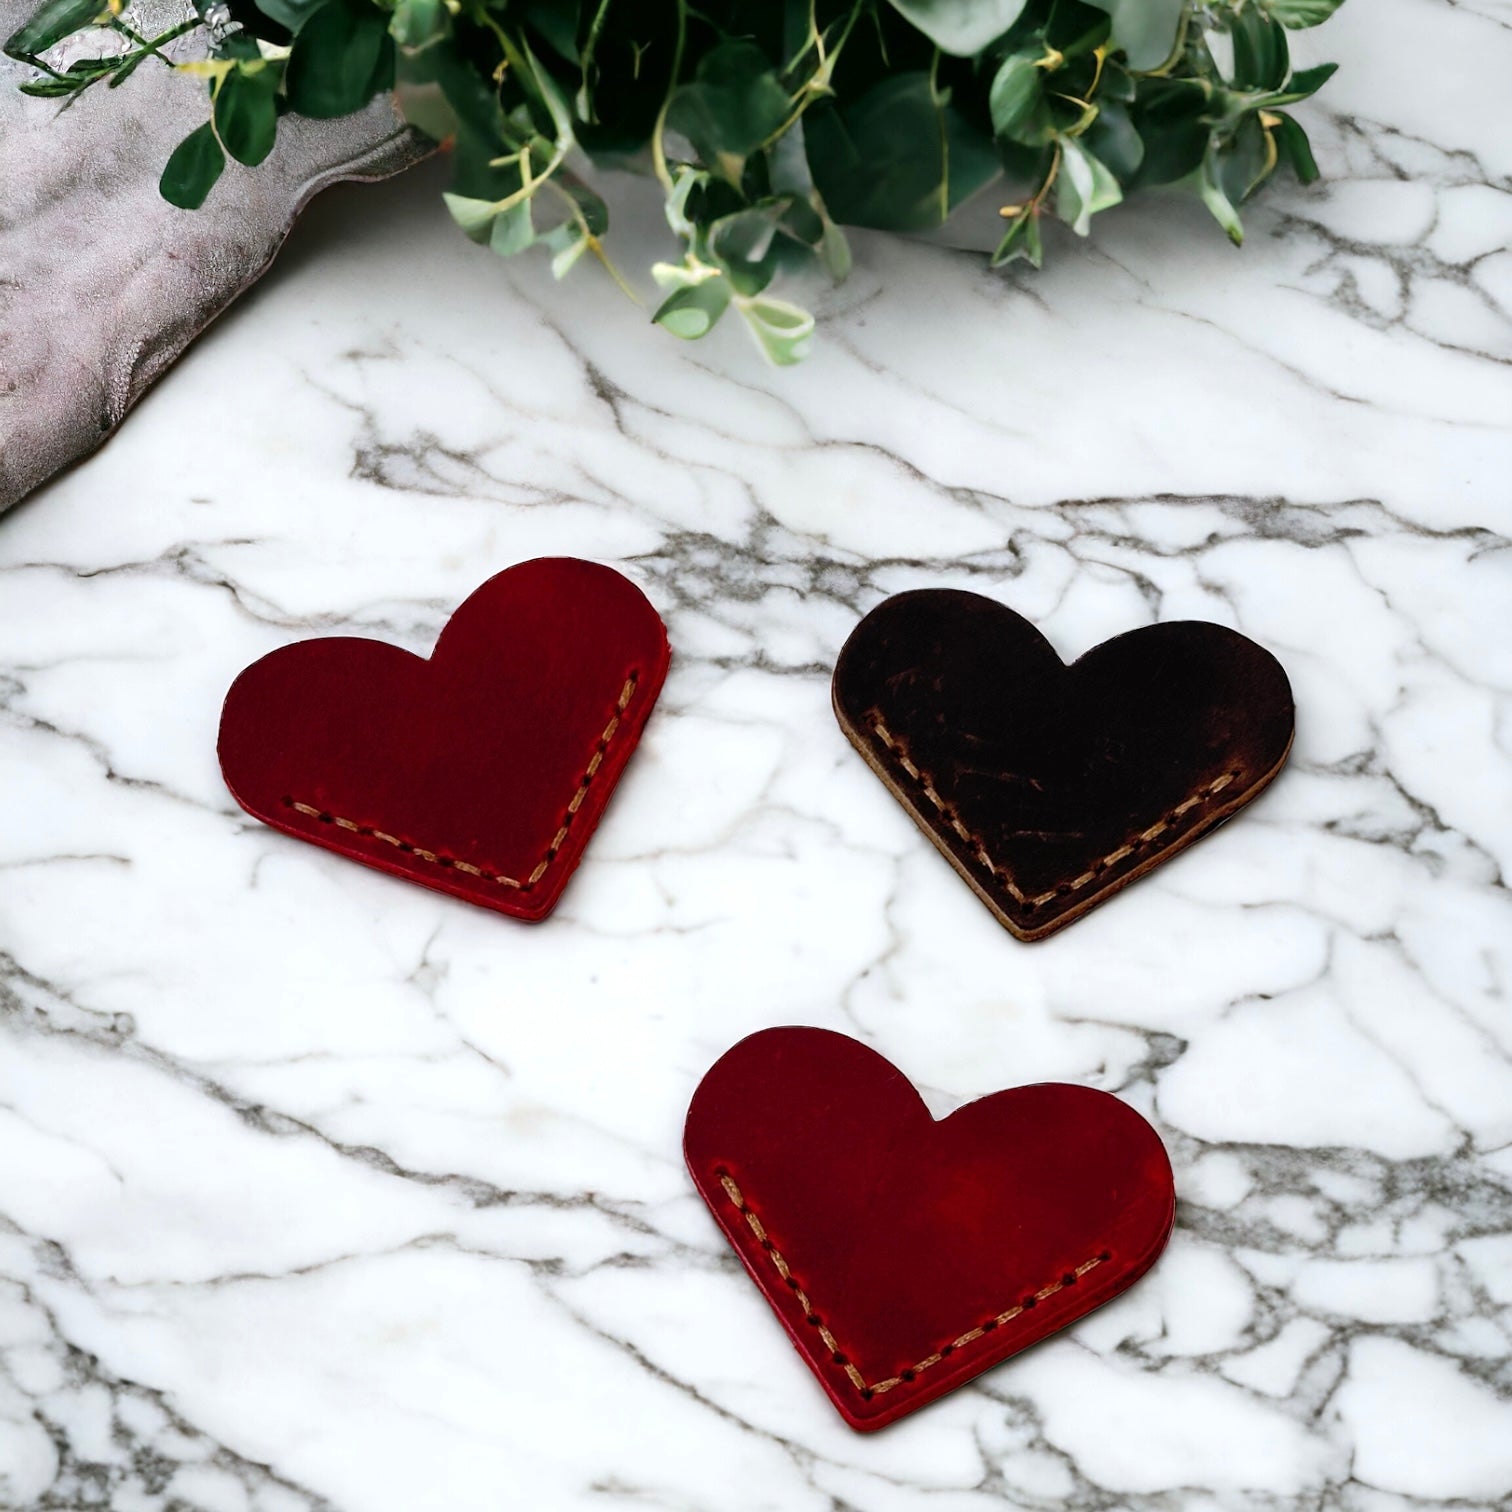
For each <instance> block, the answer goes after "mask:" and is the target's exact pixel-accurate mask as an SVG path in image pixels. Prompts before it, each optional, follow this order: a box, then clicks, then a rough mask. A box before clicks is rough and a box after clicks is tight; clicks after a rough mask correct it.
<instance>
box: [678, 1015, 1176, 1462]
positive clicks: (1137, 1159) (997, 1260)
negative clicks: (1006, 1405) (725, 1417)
mask: <svg viewBox="0 0 1512 1512" xmlns="http://www.w3.org/2000/svg"><path fill="white" fill-rule="evenodd" d="M683 1149H684V1154H685V1155H686V1157H687V1161H688V1169H689V1170H690V1171H691V1172H692V1175H693V1180H694V1183H695V1184H696V1186H697V1187H698V1190H699V1192H700V1194H701V1195H702V1196H703V1199H704V1201H705V1202H707V1203H708V1204H709V1207H710V1209H711V1210H712V1212H713V1214H714V1217H715V1219H716V1220H717V1221H718V1223H719V1226H720V1227H721V1228H722V1229H723V1230H724V1232H725V1236H726V1237H727V1238H728V1239H729V1241H730V1243H731V1244H732V1245H733V1246H734V1247H735V1252H736V1253H737V1254H738V1255H739V1256H740V1258H741V1260H742V1261H743V1262H744V1264H745V1267H746V1269H747V1270H748V1271H749V1272H750V1274H751V1277H752V1279H753V1280H754V1281H755V1282H756V1284H757V1286H759V1287H760V1288H761V1290H762V1292H763V1293H764V1294H765V1296H766V1299H767V1301H768V1302H770V1303H771V1305H772V1309H773V1311H775V1312H776V1314H777V1316H778V1318H780V1319H781V1321H782V1325H783V1327H784V1328H786V1329H787V1331H788V1334H789V1336H790V1337H791V1338H792V1340H793V1343H794V1344H795V1345H796V1346H797V1348H798V1352H799V1354H801V1355H802V1356H803V1357H804V1359H805V1360H806V1361H807V1362H808V1365H809V1368H810V1369H811V1370H812V1371H813V1372H814V1374H815V1375H816V1376H818V1377H819V1382H820V1384H821V1385H822V1386H823V1387H824V1389H825V1391H826V1392H828V1393H829V1396H830V1400H831V1401H832V1402H834V1404H835V1406H836V1407H837V1408H839V1410H840V1415H841V1416H842V1417H843V1418H844V1419H845V1421H846V1422H847V1423H849V1424H850V1425H851V1427H852V1428H857V1429H860V1430H862V1431H863V1432H865V1431H869V1430H871V1429H875V1428H881V1427H884V1426H885V1425H886V1424H888V1423H891V1422H894V1421H895V1420H896V1419H898V1418H900V1417H903V1416H905V1415H906V1414H907V1413H910V1412H913V1411H914V1410H915V1409H916V1408H919V1407H922V1406H924V1405H925V1403H927V1402H932V1401H933V1400H934V1399H935V1398H936V1397H939V1396H943V1395H944V1394H945V1393H946V1392H947V1391H951V1390H953V1389H954V1388H955V1387H957V1386H960V1385H962V1384H964V1383H965V1382H966V1381H969V1380H970V1379H971V1378H972V1377H973V1376H976V1375H978V1374H979V1373H980V1372H982V1371H984V1370H987V1369H988V1368H990V1367H991V1366H993V1365H996V1364H997V1363H998V1362H999V1361H1001V1360H1005V1359H1007V1358H1008V1356H1009V1355H1012V1354H1016V1353H1017V1352H1018V1351H1019V1350H1021V1349H1024V1348H1027V1347H1028V1346H1029V1345H1030V1344H1033V1343H1036V1342H1037V1341H1038V1340H1040V1339H1043V1338H1044V1337H1045V1336H1046V1335H1047V1334H1051V1333H1054V1332H1056V1330H1057V1329H1061V1328H1065V1327H1066V1326H1067V1324H1069V1323H1073V1322H1075V1321H1076V1320H1077V1319H1078V1318H1081V1317H1084V1316H1085V1315H1086V1314H1087V1313H1089V1312H1091V1311H1092V1309H1093V1308H1095V1307H1099V1306H1101V1305H1102V1304H1103V1303H1104V1302H1107V1301H1109V1300H1110V1299H1111V1298H1113V1297H1115V1296H1117V1295H1118V1294H1119V1293H1120V1292H1122V1291H1124V1290H1125V1289H1126V1288H1128V1287H1130V1286H1132V1285H1133V1284H1134V1282H1135V1281H1137V1280H1138V1279H1139V1278H1140V1277H1141V1276H1142V1275H1143V1274H1144V1273H1145V1272H1146V1271H1147V1270H1148V1269H1149V1268H1150V1266H1151V1265H1152V1264H1154V1262H1155V1259H1156V1257H1157V1256H1158V1255H1159V1254H1160V1252H1161V1250H1162V1249H1164V1248H1165V1244H1166V1240H1167V1239H1168V1238H1169V1237H1170V1232H1171V1224H1172V1220H1173V1217H1174V1214H1175V1190H1174V1187H1173V1184H1172V1180H1171V1165H1170V1161H1169V1160H1168V1159H1167V1158H1166V1153H1165V1149H1164V1148H1163V1146H1162V1145H1161V1143H1160V1138H1159V1136H1158V1135H1157V1134H1156V1133H1155V1130H1154V1129H1152V1128H1151V1127H1150V1125H1149V1124H1148V1123H1147V1122H1146V1121H1145V1120H1144V1119H1143V1118H1141V1117H1140V1116H1139V1114H1138V1113H1136V1112H1134V1110H1133V1109H1132V1108H1129V1107H1128V1106H1127V1105H1125V1104H1124V1103H1122V1102H1120V1101H1119V1100H1118V1099H1117V1098H1116V1097H1112V1096H1110V1095H1109V1094H1108V1093H1106V1092H1097V1091H1094V1090H1092V1089H1091V1088H1088V1087H1073V1086H1061V1085H1056V1084H1053V1083H1046V1084H1042V1085H1039V1086H1032V1087H1016V1088H1013V1089H1011V1090H1009V1091H1006V1092H996V1093H993V1094H992V1095H991V1096H990V1097H984V1098H982V1099H981V1100H980V1101H978V1102H974V1103H969V1104H968V1105H967V1106H965V1107H963V1108H960V1109H958V1110H957V1111H956V1112H954V1113H952V1114H951V1115H950V1116H949V1117H948V1118H944V1119H941V1120H939V1121H938V1122H936V1121H935V1120H934V1119H933V1118H931V1117H930V1115H929V1112H928V1110H927V1109H926V1108H925V1106H924V1104H923V1102H922V1101H921V1100H920V1098H919V1095H918V1093H917V1092H915V1091H914V1089H913V1087H912V1086H910V1085H909V1083H908V1082H907V1080H905V1078H904V1077H903V1076H902V1074H901V1073H900V1072H899V1071H898V1070H897V1069H896V1067H894V1066H892V1065H891V1064H890V1063H889V1062H888V1061H886V1060H884V1059H883V1058H882V1057H881V1056H880V1055H878V1054H877V1053H876V1052H875V1051H874V1050H869V1049H868V1048H867V1047H866V1046H865V1045H863V1044H860V1043H859V1042H858V1041H856V1040H853V1039H849V1038H847V1037H846V1036H845V1035H843V1034H834V1033H831V1032H830V1031H829V1030H826V1029H794V1028H787V1029H768V1030H764V1031H763V1032H762V1033H760V1034H754V1035H752V1036H751V1037H750V1038H749V1039H745V1040H742V1041H741V1042H740V1043H739V1044H738V1045H736V1046H735V1048H734V1049H733V1050H730V1051H728V1052H727V1053H726V1054H725V1055H724V1056H723V1057H722V1058H721V1059H720V1060H719V1061H718V1062H717V1063H716V1064H715V1065H714V1067H713V1069H712V1070H711V1071H710V1072H709V1074H708V1075H707V1076H706V1077H704V1079H703V1082H702V1083H701V1084H700V1086H699V1088H698V1091H697V1092H696V1093H695V1094H694V1096H693V1102H692V1106H691V1107H690V1108H689V1109H688V1122H687V1128H686V1131H685V1134H684V1139H683ZM752 1215H754V1217H755V1220H756V1222H755V1223H754V1224H753V1223H752V1221H751V1218H752ZM1068 1277H1069V1278H1072V1279H1071V1280H1069V1281H1068V1280H1067V1278H1068ZM987 1325H990V1326H987ZM837 1356H838V1358H837ZM732 1368H736V1369H738V1368H739V1367H738V1362H732ZM851 1371H854V1372H855V1375H854V1376H853V1375H852V1374H851Z"/></svg>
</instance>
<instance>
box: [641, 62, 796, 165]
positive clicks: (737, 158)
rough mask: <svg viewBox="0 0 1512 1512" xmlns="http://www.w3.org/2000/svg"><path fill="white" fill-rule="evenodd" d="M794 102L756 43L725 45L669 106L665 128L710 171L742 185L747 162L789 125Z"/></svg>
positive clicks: (699, 70) (700, 65) (700, 67)
mask: <svg viewBox="0 0 1512 1512" xmlns="http://www.w3.org/2000/svg"><path fill="white" fill-rule="evenodd" d="M791 108H792V101H791V100H790V99H789V97H788V92H787V91H786V90H785V89H784V88H783V87H782V85H781V84H779V83H778V82H777V75H776V73H775V72H774V71H773V68H772V64H771V61H770V60H769V59H768V58H767V55H766V54H765V53H764V52H763V51H762V50H761V49H760V48H759V47H757V46H756V44H755V43H754V42H726V43H723V44H722V45H720V46H719V47H716V48H715V49H714V51H713V52H711V53H710V54H709V55H708V56H707V57H705V58H704V59H703V61H702V62H701V63H700V64H699V65H698V72H697V74H696V76H695V78H694V81H693V82H692V83H691V84H684V85H683V86H682V88H681V89H679V90H678V91H677V92H676V93H675V94H674V95H673V96H672V98H671V100H670V101H669V102H668V105H667V125H668V126H669V127H671V129H672V130H673V131H680V132H681V133H682V134H683V135H684V136H685V137H687V139H688V140H689V141H690V142H692V144H693V146H694V148H695V149H696V150H697V152H698V155H699V157H700V158H702V159H703V161H704V164H705V166H706V167H708V168H711V169H713V170H714V171H715V172H716V173H719V174H720V175H722V176H723V177H724V178H725V179H727V180H728V181H729V182H730V183H732V184H735V185H736V186H738V185H739V183H740V180H741V176H742V175H743V174H744V172H745V161H746V159H747V158H748V157H749V156H750V155H751V154H752V153H753V152H755V151H756V149H757V148H758V147H760V146H761V145H762V144H763V143H764V142H765V141H766V140H767V138H768V137H770V136H773V135H775V134H776V132H777V131H778V129H779V128H780V127H781V126H782V124H783V122H784V121H786V120H787V117H788V112H789V111H790V110H791Z"/></svg>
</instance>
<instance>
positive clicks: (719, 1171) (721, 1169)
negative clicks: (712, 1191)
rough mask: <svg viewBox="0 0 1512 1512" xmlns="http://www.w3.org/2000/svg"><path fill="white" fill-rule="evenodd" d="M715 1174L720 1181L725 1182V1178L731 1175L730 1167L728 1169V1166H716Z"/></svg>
mask: <svg viewBox="0 0 1512 1512" xmlns="http://www.w3.org/2000/svg"><path fill="white" fill-rule="evenodd" d="M714 1174H715V1175H716V1176H717V1177H718V1178H719V1179H720V1180H721V1181H723V1180H724V1178H725V1177H726V1176H728V1175H729V1174H730V1169H729V1167H728V1166H715V1167H714Z"/></svg>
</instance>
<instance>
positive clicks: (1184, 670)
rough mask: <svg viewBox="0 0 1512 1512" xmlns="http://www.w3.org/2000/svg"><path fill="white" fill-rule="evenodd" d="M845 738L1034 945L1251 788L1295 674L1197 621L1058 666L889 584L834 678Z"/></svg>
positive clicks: (1016, 619)
mask: <svg viewBox="0 0 1512 1512" xmlns="http://www.w3.org/2000/svg"><path fill="white" fill-rule="evenodd" d="M833 692H834V704H835V713H836V715H837V716H838V718H839V720H840V725H841V728H842V729H843V730H844V731H845V734H846V736H847V737H848V738H849V740H850V742H851V744H852V745H854V746H855V747H856V749H857V750H858V751H860V753H861V754H862V756H863V757H865V758H866V761H867V764H868V765H869V766H870V767H871V768H872V770H873V771H874V772H876V774H877V775H878V776H879V777H880V778H881V779H882V781H883V782H884V783H885V784H886V785H887V787H888V788H889V789H891V791H892V793H893V795H894V796H895V797H896V798H897V799H898V801H899V802H900V803H902V805H903V806H904V808H906V809H907V810H908V812H909V813H910V814H911V815H912V816H913V818H914V820H915V822H916V823H917V824H918V825H919V827H920V828H921V829H922V830H923V831H924V833H925V834H926V835H928V836H929V838H930V839H931V840H932V841H933V842H934V843H935V845H936V846H937V847H938V848H939V849H940V850H941V851H943V852H944V854H945V856H946V857H947V858H948V859H949V861H950V863H951V864H952V865H953V866H954V867H955V869H956V870H957V871H958V872H959V873H960V874H961V876H962V877H964V878H965V879H966V881H967V882H968V883H970V885H971V887H972V888H973V890H974V891H975V892H976V893H977V895H978V896H979V897H980V898H981V899H982V901H983V902H984V903H986V905H987V906H988V908H990V909H991V910H992V912H993V913H994V914H995V915H996V916H997V918H998V920H999V921H1000V922H1001V923H1002V924H1003V925H1004V926H1005V927H1006V928H1007V929H1009V930H1010V931H1011V932H1012V933H1013V934H1015V935H1016V936H1017V937H1018V938H1019V939H1021V940H1038V939H1043V938H1044V937H1045V936H1046V935H1048V934H1052V933H1054V931H1056V930H1057V929H1061V928H1063V927H1064V926H1065V925H1067V924H1069V923H1071V922H1072V920H1074V919H1076V918H1079V917H1080V916H1081V915H1082V914H1084V913H1085V912H1086V911H1087V910H1088V909H1090V908H1092V907H1094V906H1095V905H1096V904H1098V903H1101V902H1103V901H1104V900H1105V899H1106V898H1108V897H1111V896H1112V894H1113V893H1115V892H1117V891H1118V890H1119V889H1120V888H1122V887H1124V886H1126V885H1127V884H1128V883H1130V882H1132V881H1134V879H1135V878H1136V877H1140V876H1143V875H1144V874H1145V873H1146V872H1147V871H1149V870H1150V869H1151V868H1152V867H1154V866H1156V865H1158V864H1159V863H1160V862H1162V861H1164V860H1167V859H1168V858H1169V857H1171V856H1174V855H1175V854H1176V853H1177V852H1178V851H1180V850H1183V849H1185V848H1186V847H1187V846H1188V845H1190V844H1191V843H1192V842H1193V841H1194V840H1197V839H1199V838H1200V837H1201V836H1203V835H1205V834H1207V832H1208V831H1209V830H1211V829H1213V828H1214V827H1215V826H1216V825H1218V824H1221V823H1222V822H1223V821H1224V820H1225V819H1227V818H1229V817H1230V816H1231V815H1232V814H1234V813H1236V812H1237V811H1238V810H1239V809H1241V808H1243V807H1244V805H1245V804H1247V803H1249V802H1250V801H1251V800H1252V799H1253V798H1255V797H1257V796H1258V795H1259V794H1260V793H1261V792H1262V791H1263V790H1264V789H1265V788H1266V787H1267V786H1268V785H1269V783H1270V782H1271V781H1272V779H1273V778H1274V777H1275V776H1276V774H1277V773H1278V772H1279V771H1280V770H1281V768H1282V766H1283V765H1284V764H1285V762H1286V757H1287V753H1288V752H1289V751H1290V749H1291V742H1292V732H1293V728H1294V723H1295V712H1294V709H1293V705H1292V693H1291V684H1290V683H1289V682H1288V681H1287V677H1286V673H1285V672H1284V671H1283V670H1282V668H1281V664H1280V663H1279V662H1278V661H1277V660H1276V659H1275V657H1273V656H1272V655H1271V654H1270V653H1269V652H1268V651H1266V650H1264V649H1262V648H1261V647H1260V646H1257V645H1256V644H1255V643H1254V642H1253V641H1252V640H1249V639H1247V638H1246V637H1245V636H1243V635H1240V634H1239V633H1238V632H1237V631H1233V630H1228V629H1225V628H1224V627H1223V626H1221V625H1210V624H1205V623H1201V622H1198V621H1190V620H1189V621H1179V622H1174V623H1169V624H1162V625H1151V626H1148V627H1147V628H1145V629H1142V630H1132V631H1130V632H1129V633H1128V634H1126V635H1120V636H1116V637H1115V638H1114V639H1113V640H1110V641H1105V642H1104V643H1103V644H1102V645H1100V646H1097V647H1096V648H1094V649H1093V650H1091V651H1089V652H1087V654H1086V655H1085V656H1083V657H1082V658H1081V659H1080V660H1079V661H1076V662H1073V663H1072V664H1071V665H1070V666H1066V665H1065V664H1064V663H1063V662H1062V661H1061V659H1060V658H1059V657H1058V656H1057V655H1056V654H1055V651H1054V650H1053V649H1052V648H1051V646H1050V643H1049V642H1048V641H1047V640H1046V639H1045V638H1044V636H1042V635H1041V634H1040V633H1039V631H1038V630H1036V629H1035V628H1034V626H1033V625H1031V624H1030V623H1029V621H1028V620H1026V619H1024V618H1022V617H1021V616H1020V615H1017V614H1015V613H1014V612H1013V611H1012V610H1011V609H1007V608H1004V606H1003V605H1001V604H999V603H997V602H996V601H995V600H993V599H988V598H983V597H982V596H981V595H979V594H975V593H962V592H957V591H955V590H949V589H923V590H920V591H917V592H912V593H900V594H898V595H897V596H896V597H895V598H890V599H888V600H887V601H886V602H885V603H883V604H881V605H879V606H878V607H877V608H876V609H874V610H873V611H872V612H871V613H870V614H868V615H867V616H866V618H865V619H864V620H862V621H861V623H860V624H859V625H858V626H857V627H856V629H855V630H854V631H853V632H852V634H851V637H850V639H849V640H848V641H846V643H845V647H844V649H843V650H842V651H841V653H840V658H839V661H838V663H837V664H836V667H835V677H834V689H833Z"/></svg>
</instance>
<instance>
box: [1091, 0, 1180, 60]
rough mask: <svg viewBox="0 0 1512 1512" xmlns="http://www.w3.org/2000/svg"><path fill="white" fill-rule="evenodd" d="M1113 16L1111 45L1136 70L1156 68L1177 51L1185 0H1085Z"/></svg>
mask: <svg viewBox="0 0 1512 1512" xmlns="http://www.w3.org/2000/svg"><path fill="white" fill-rule="evenodd" d="M1088 4H1090V5H1095V6H1096V7H1097V8H1098V10H1105V11H1107V13H1108V14H1109V15H1110V16H1111V17H1112V18H1113V45H1114V46H1115V47H1117V48H1120V49H1122V51H1123V52H1124V53H1126V54H1127V55H1128V59H1129V67H1130V68H1132V69H1133V70H1134V71H1135V72H1136V73H1148V72H1150V70H1151V69H1155V68H1159V67H1160V66H1161V65H1162V64H1163V63H1165V62H1166V61H1167V60H1168V59H1169V58H1170V57H1171V55H1172V53H1174V52H1175V51H1176V39H1177V37H1178V36H1180V34H1181V20H1182V15H1183V13H1184V12H1185V10H1186V0H1088Z"/></svg>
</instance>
